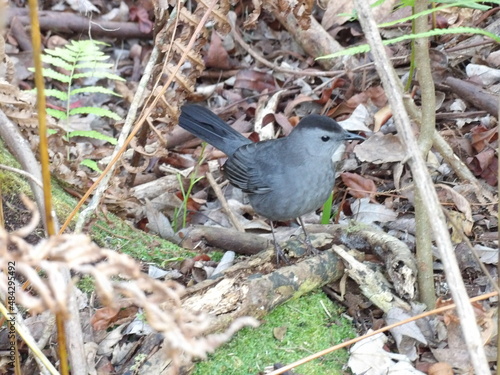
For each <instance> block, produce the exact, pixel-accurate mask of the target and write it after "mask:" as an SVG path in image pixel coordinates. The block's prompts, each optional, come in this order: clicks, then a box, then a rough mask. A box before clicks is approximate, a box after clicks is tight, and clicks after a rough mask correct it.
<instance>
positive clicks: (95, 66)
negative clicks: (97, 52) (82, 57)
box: [75, 61, 114, 70]
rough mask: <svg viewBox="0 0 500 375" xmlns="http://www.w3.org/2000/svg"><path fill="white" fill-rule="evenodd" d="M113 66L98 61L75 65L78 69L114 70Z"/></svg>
mask: <svg viewBox="0 0 500 375" xmlns="http://www.w3.org/2000/svg"><path fill="white" fill-rule="evenodd" d="M113 66H114V65H113V64H111V63H102V62H97V61H86V62H82V63H78V64H76V65H75V68H76V69H94V70H97V69H111V68H113Z"/></svg>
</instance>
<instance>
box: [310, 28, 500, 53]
mask: <svg viewBox="0 0 500 375" xmlns="http://www.w3.org/2000/svg"><path fill="white" fill-rule="evenodd" d="M448 34H479V35H484V36H487V37H489V38H491V39H493V40H494V41H496V42H497V43H500V37H499V36H497V35H495V34H493V33H490V32H488V31H486V30H483V29H478V28H475V27H456V28H453V29H434V30H429V31H428V32H425V33H420V34H408V35H402V36H400V37H397V38H393V39H388V40H384V41H383V42H382V43H383V44H384V45H386V46H387V45H391V44H395V43H399V42H402V41H403V40H408V39H418V38H429V37H432V36H438V35H448ZM368 51H370V46H369V45H368V44H362V45H359V46H356V47H351V48H347V49H345V50H343V51H339V52H335V53H332V54H330V55H326V56H320V57H317V58H316V60H320V59H331V58H334V57H339V56H345V55H355V54H358V53H364V52H368Z"/></svg>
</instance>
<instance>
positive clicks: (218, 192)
mask: <svg viewBox="0 0 500 375" xmlns="http://www.w3.org/2000/svg"><path fill="white" fill-rule="evenodd" d="M206 176H207V180H208V182H209V183H210V186H211V187H212V189H214V192H215V195H216V196H217V198H218V199H219V201H220V203H221V205H222V209H223V210H224V211H225V212H226V214H227V216H229V221H231V223H232V224H233V226H234V228H235V229H236V230H237V231H238V232H244V231H245V228H243V225H241V223H240V222H239V221H238V219H237V218H236V216H235V215H234V213H233V211H231V209H230V208H229V205H228V204H227V200H226V198H225V197H224V194H222V190H221V188H220V186H219V185H218V184H217V182H216V181H215V178H214V176H213V175H212V173H210V172H207V175H206Z"/></svg>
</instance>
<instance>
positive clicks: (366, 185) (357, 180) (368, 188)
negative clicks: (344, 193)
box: [340, 172, 377, 199]
mask: <svg viewBox="0 0 500 375" xmlns="http://www.w3.org/2000/svg"><path fill="white" fill-rule="evenodd" d="M340 177H341V178H342V182H343V183H344V185H346V186H347V187H348V188H349V193H350V194H351V195H352V196H353V197H356V198H365V197H366V198H368V197H369V198H372V199H373V197H374V196H375V193H376V192H377V187H376V186H375V182H373V180H370V179H368V178H365V177H363V176H360V175H359V174H357V173H350V172H344V173H342V174H341V175H340Z"/></svg>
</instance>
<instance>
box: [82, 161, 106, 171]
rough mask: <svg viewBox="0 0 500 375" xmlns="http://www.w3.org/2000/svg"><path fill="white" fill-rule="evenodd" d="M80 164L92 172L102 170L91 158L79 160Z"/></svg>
mask: <svg viewBox="0 0 500 375" xmlns="http://www.w3.org/2000/svg"><path fill="white" fill-rule="evenodd" d="M80 165H83V166H84V167H87V168H90V169H92V170H93V171H94V172H99V173H102V170H101V169H100V168H99V167H98V165H97V162H96V161H94V160H91V159H84V160H82V161H81V162H80Z"/></svg>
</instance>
